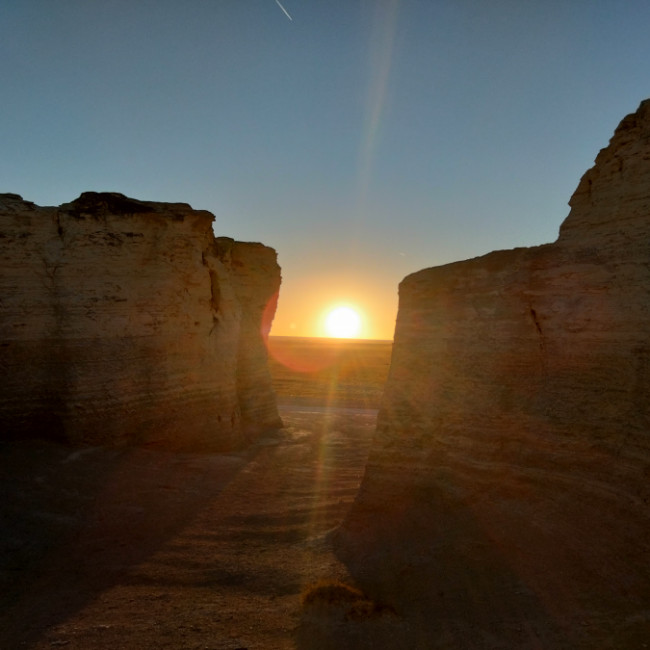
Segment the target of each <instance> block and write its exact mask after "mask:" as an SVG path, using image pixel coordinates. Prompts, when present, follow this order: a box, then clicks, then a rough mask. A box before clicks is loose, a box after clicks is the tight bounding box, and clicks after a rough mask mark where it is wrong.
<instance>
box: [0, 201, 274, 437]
mask: <svg viewBox="0 0 650 650" xmlns="http://www.w3.org/2000/svg"><path fill="white" fill-rule="evenodd" d="M212 221H213V216H212V215H211V214H210V213H209V212H205V211H198V210H193V209H192V208H191V207H190V206H189V205H187V204H183V203H173V204H170V203H154V202H145V201H136V200H134V199H129V198H127V197H125V196H122V195H120V194H113V193H94V192H88V193H84V194H82V195H81V196H80V197H79V198H78V199H77V200H76V201H73V202H72V203H68V204H64V205H61V206H59V207H39V206H36V205H34V204H33V203H29V202H27V201H23V200H22V199H21V198H20V197H19V196H17V195H11V194H4V195H0V224H1V225H0V264H1V267H2V276H1V278H0V298H1V300H2V304H1V316H0V345H1V346H2V347H1V348H0V364H1V367H0V371H1V372H2V376H1V377H0V421H1V423H2V425H1V426H0V429H1V430H2V436H3V437H16V436H19V437H21V436H27V435H39V436H47V437H54V438H59V439H62V440H66V441H69V442H72V443H93V444H94V443H102V444H124V443H143V442H146V443H151V444H153V443H161V444H164V445H167V446H172V447H179V448H181V447H183V448H192V447H201V448H230V447H234V446H237V445H240V444H242V443H243V442H245V440H247V439H248V438H249V437H250V436H251V435H254V433H255V432H256V431H259V430H261V429H264V428H266V427H269V426H276V425H278V423H279V418H278V412H277V408H276V405H275V398H274V395H273V392H272V389H271V385H270V379H269V376H268V369H267V367H266V357H265V354H264V344H263V337H262V332H261V330H262V312H263V308H262V307H261V306H262V305H267V304H268V305H269V309H268V311H267V313H266V316H265V318H266V321H267V322H266V324H265V325H264V327H265V328H266V329H267V330H268V328H269V327H270V321H271V320H272V318H273V313H274V307H275V301H276V300H277V292H278V290H279V285H280V272H279V267H278V265H277V262H276V254H275V251H273V250H272V249H269V248H266V247H264V246H262V245H260V244H245V243H240V242H234V241H232V240H222V239H218V240H216V239H215V237H214V235H213V232H212ZM224 241H227V245H225V244H224ZM248 383H254V385H255V390H251V389H244V390H240V386H241V385H247V384H248Z"/></svg>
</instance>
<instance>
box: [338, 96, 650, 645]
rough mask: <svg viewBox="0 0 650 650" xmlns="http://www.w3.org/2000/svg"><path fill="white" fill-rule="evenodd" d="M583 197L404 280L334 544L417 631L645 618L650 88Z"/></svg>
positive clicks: (541, 631)
mask: <svg viewBox="0 0 650 650" xmlns="http://www.w3.org/2000/svg"><path fill="white" fill-rule="evenodd" d="M570 205H571V212H570V214H569V216H568V217H567V219H566V221H565V222H564V224H563V225H562V227H561V230H560V236H559V238H558V240H557V241H556V242H555V243H553V244H549V245H545V246H539V247H536V248H527V249H523V248H522V249H516V250H510V251H499V252H495V253H491V254H489V255H485V256H484V257H479V258H476V259H472V260H468V261H465V262H460V263H455V264H449V265H446V266H442V267H438V268H431V269H426V270H424V271H420V272H418V273H415V274H413V275H411V276H409V277H407V278H406V279H405V280H404V281H403V282H402V283H401V285H400V289H399V294H400V302H399V314H398V319H397V326H396V332H395V342H394V348H393V357H392V363H391V370H390V376H389V379H388V384H387V386H386V390H385V394H384V398H383V403H382V407H381V411H380V413H379V419H378V426H377V434H376V439H375V441H374V446H373V451H372V453H371V457H370V460H369V463H368V465H367V469H366V475H365V478H364V481H363V484H362V488H361V491H360V494H359V496H358V498H357V501H356V503H355V506H354V507H353V509H352V512H351V514H350V516H349V517H348V519H347V521H346V523H345V525H344V527H343V528H342V530H341V532H340V534H339V537H338V548H339V551H340V553H341V556H342V557H343V558H344V559H346V561H347V562H348V563H349V566H350V567H351V570H352V571H353V572H355V573H356V575H357V578H358V579H359V581H360V583H361V586H362V588H366V589H367V590H369V591H370V593H373V594H375V595H377V596H378V597H381V598H384V599H387V600H388V601H391V599H392V601H393V602H394V603H395V604H396V605H399V606H400V607H401V610H402V612H406V615H407V616H410V617H411V618H410V619H409V620H410V623H409V626H407V628H408V629H409V630H411V631H412V632H413V635H415V636H414V637H413V639H411V640H413V641H414V643H415V645H413V646H412V647H423V648H424V647H426V648H434V647H444V648H447V647H450V648H451V647H463V648H473V647H499V648H501V647H508V648H514V647H517V648H519V647H521V648H524V647H526V648H528V647H553V648H559V647H562V648H564V647H567V648H578V647H585V648H586V647H589V648H595V647H598V648H614V647H616V648H622V647H635V645H636V644H637V643H641V639H642V638H647V634H648V633H649V632H650V615H649V613H648V604H649V603H650V568H649V567H650V243H649V242H650V100H648V101H645V102H643V103H642V104H641V106H640V108H639V109H638V111H637V112H636V113H635V114H633V115H629V116H628V117H626V118H625V119H624V120H623V121H622V122H621V124H620V126H619V127H618V129H617V130H616V132H615V134H614V136H613V138H612V140H611V141H610V144H609V146H608V147H607V148H606V149H604V150H603V151H601V152H600V154H599V155H598V157H597V159H596V163H595V166H594V167H593V168H592V169H590V170H589V171H588V172H587V173H586V174H585V175H584V177H583V178H582V180H581V181H580V184H579V185H578V188H577V190H576V192H575V194H574V195H573V197H572V199H571V201H570ZM418 643H419V645H418ZM407 645H408V644H407ZM405 647H406V646H405Z"/></svg>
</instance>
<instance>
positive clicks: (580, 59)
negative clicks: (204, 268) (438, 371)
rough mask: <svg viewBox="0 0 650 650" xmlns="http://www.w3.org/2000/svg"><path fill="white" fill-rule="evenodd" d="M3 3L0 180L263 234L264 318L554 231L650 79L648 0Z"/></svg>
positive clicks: (377, 289) (46, 197)
mask: <svg viewBox="0 0 650 650" xmlns="http://www.w3.org/2000/svg"><path fill="white" fill-rule="evenodd" d="M282 4H283V6H284V7H285V8H286V10H287V12H288V13H289V14H290V15H291V17H292V20H289V19H288V18H287V16H286V15H285V14H284V13H283V11H282V10H281V8H280V7H279V6H278V4H277V3H276V2H275V0H185V1H183V2H181V1H180V0H177V1H170V0H129V1H126V0H101V1H99V0H95V1H93V0H57V1H52V0H4V2H3V3H2V4H0V81H1V84H2V89H3V92H2V101H1V102H0V118H1V119H0V142H2V147H1V149H0V191H6V192H16V193H19V194H21V195H22V196H23V197H24V198H26V199H28V200H31V201H35V202H36V203H39V204H41V205H55V204H59V203H63V202H67V201H70V200H72V199H73V198H75V197H77V196H78V195H79V194H80V193H81V192H83V191H86V190H96V191H118V192H122V193H124V194H127V195H129V196H133V197H135V198H139V199H145V200H158V201H184V202H188V203H190V204H191V205H192V206H193V207H195V208H200V209H207V210H210V211H211V212H212V213H214V214H215V217H216V223H215V231H216V232H217V234H219V235H228V236H231V237H235V238H236V239H241V240H247V241H262V242H263V243H265V244H268V245H270V246H273V247H274V248H275V249H276V250H277V251H278V255H279V262H280V264H281V266H282V268H283V278H284V281H283V288H282V292H281V296H280V306H279V310H278V314H277V317H276V322H275V326H274V330H273V333H276V334H297V335H312V334H317V333H320V330H319V329H318V328H319V323H320V319H321V317H322V315H323V311H324V310H325V309H326V308H328V307H329V306H331V305H333V304H335V303H348V304H351V305H354V306H356V307H358V308H359V309H360V310H361V312H362V314H363V318H364V323H365V326H364V330H363V333H362V334H363V335H366V336H368V337H378V338H390V337H391V336H392V331H393V326H394V318H395V311H396V308H397V286H398V283H399V281H400V280H401V279H402V278H403V277H404V276H405V275H407V274H408V273H411V272H413V271H417V270H419V269H421V268H425V267H428V266H435V265H438V264H444V263H447V262H451V261H455V260H460V259H466V258H469V257H474V256H476V255H480V254H483V253H487V252H489V251H491V250H494V249H499V248H512V247H515V246H530V245H536V244H541V243H545V242H548V241H553V240H554V239H555V238H556V236H557V232H558V228H559V225H560V223H561V222H562V220H563V219H564V218H565V217H566V215H567V214H568V206H567V201H568V200H569V198H570V196H571V194H572V192H573V190H574V189H575V187H576V186H577V183H578V180H579V179H580V176H581V175H582V174H583V173H584V172H585V171H586V170H587V168H589V167H590V166H591V165H592V164H593V160H594V158H595V156H596V154H597V152H598V150H599V149H600V148H602V147H604V146H606V145H607V142H608V140H609V138H610V137H611V135H612V133H613V131H614V128H615V127H616V125H617V124H618V122H619V121H620V120H621V119H622V117H623V116H624V115H625V114H627V113H629V112H632V111H634V110H635V109H636V108H637V106H638V104H639V102H640V101H641V100H642V99H644V98H646V97H648V96H650V66H649V65H648V62H649V61H650V38H649V37H648V33H649V28H650V3H648V2H645V1H643V2H641V1H629V2H626V1H622V0H618V1H614V0H611V1H610V0H564V1H560V0H557V1H556V0H493V1H490V2H488V1H486V0H480V1H479V0H427V1H425V0H394V1H392V0H390V1H389V0H385V1H384V0H375V1H372V2H371V1H368V0H364V1H356V0H346V1H336V0H332V1H329V2H328V1H326V0H284V1H283V2H282Z"/></svg>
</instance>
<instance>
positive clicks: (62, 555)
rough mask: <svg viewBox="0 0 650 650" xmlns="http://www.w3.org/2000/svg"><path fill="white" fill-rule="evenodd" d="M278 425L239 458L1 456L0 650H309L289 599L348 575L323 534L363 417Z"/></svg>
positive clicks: (313, 414)
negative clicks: (280, 427)
mask: <svg viewBox="0 0 650 650" xmlns="http://www.w3.org/2000/svg"><path fill="white" fill-rule="evenodd" d="M282 417H283V418H284V421H285V429H284V430H282V431H279V432H275V433H273V434H270V435H268V436H267V437H265V438H264V439H262V440H261V441H260V442H259V444H257V445H256V446H255V447H254V448H253V449H250V450H248V451H246V452H244V453H239V454H221V455H216V454H211V455H199V454H171V453H167V452H164V451H159V450H155V449H129V450H122V451H116V450H108V449H104V448H89V449H84V450H74V449H70V448H66V447H63V446H58V445H55V444H51V443H45V442H38V441H31V442H23V443H12V444H5V445H3V446H2V447H0V463H1V464H0V472H1V473H0V485H1V489H2V494H3V501H2V506H1V508H0V516H1V519H0V522H1V527H2V535H1V539H0V544H1V546H0V549H1V555H0V558H1V566H0V568H1V573H0V576H1V584H0V602H1V607H2V614H1V616H0V647H2V648H39V649H43V648H53V647H66V648H69V649H70V650H72V649H74V648H78V649H88V648H98V649H101V648H111V649H112V650H115V649H118V648H125V649H126V648H128V649H132V648H204V649H208V648H209V649H213V650H217V649H224V650H225V649H228V650H235V649H236V648H239V649H241V648H250V649H253V648H265V649H273V648H278V649H280V648H294V647H296V646H297V645H299V646H300V647H309V640H308V639H307V640H305V635H304V633H302V636H301V625H302V622H301V593H302V592H303V591H304V590H305V589H306V587H308V586H309V585H310V584H312V583H314V582H315V581H317V580H319V579H322V578H327V577H331V578H343V579H345V578H346V574H345V568H344V567H343V566H342V565H341V564H339V563H338V561H337V560H336V558H335V557H334V555H333V554H332V553H331V552H330V551H329V545H328V543H327V535H328V531H331V530H332V529H333V528H334V527H336V526H337V525H338V524H339V523H340V521H341V520H342V518H343V516H344V515H345V513H346V511H347V510H348V508H349V506H350V504H351V503H352V500H353V499H354V496H355V493H356V491H357V488H358V485H359V481H360V479H361V476H362V473H363V467H364V462H365V459H366V455H367V450H368V446H369V442H370V438H371V435H372V432H373V428H374V423H375V412H374V411H363V410H359V409H356V410H354V409H351V410H349V411H346V410H341V409H338V410H336V411H330V410H327V409H325V408H319V409H312V410H310V409H309V408H306V407H304V406H303V407H302V408H300V409H298V410H296V411H295V412H292V411H291V410H290V409H284V410H283V412H282ZM302 627H303V628H304V625H303V626H302ZM305 643H307V645H305Z"/></svg>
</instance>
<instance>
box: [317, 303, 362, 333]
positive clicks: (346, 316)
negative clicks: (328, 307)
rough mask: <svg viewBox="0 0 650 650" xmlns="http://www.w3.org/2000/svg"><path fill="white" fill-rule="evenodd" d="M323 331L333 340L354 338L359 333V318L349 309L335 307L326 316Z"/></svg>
mask: <svg viewBox="0 0 650 650" xmlns="http://www.w3.org/2000/svg"><path fill="white" fill-rule="evenodd" d="M325 330H326V332H327V334H328V335H329V336H331V337H333V338H339V339H352V338H355V337H356V336H358V335H359V332H360V331H361V317H360V316H359V314H358V313H357V312H356V311H355V310H354V309H352V308H351V307H337V308H336V309H332V311H331V312H329V314H327V318H326V319H325Z"/></svg>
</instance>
